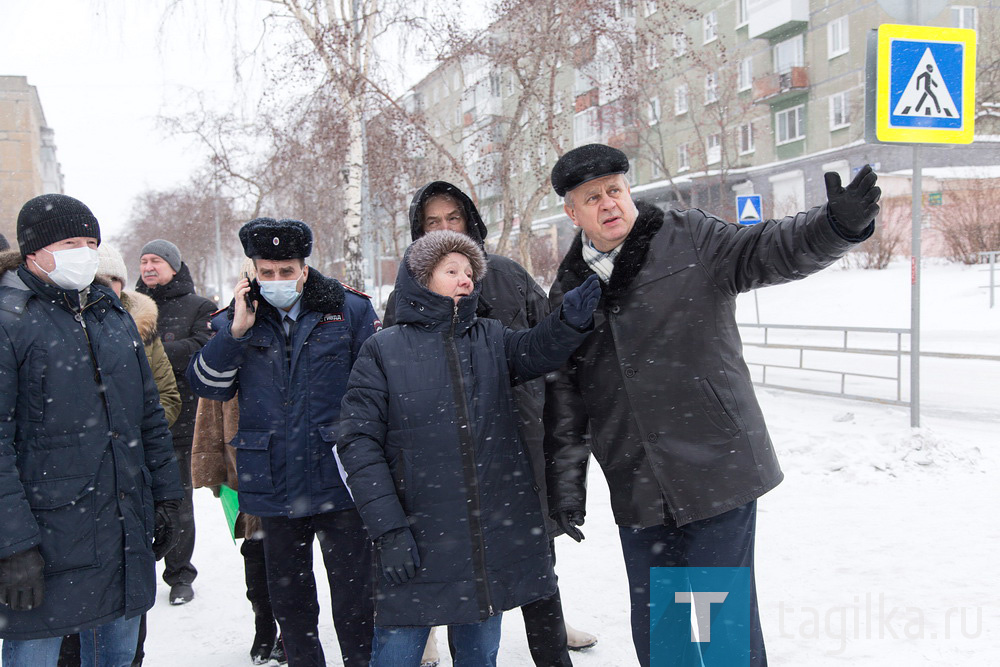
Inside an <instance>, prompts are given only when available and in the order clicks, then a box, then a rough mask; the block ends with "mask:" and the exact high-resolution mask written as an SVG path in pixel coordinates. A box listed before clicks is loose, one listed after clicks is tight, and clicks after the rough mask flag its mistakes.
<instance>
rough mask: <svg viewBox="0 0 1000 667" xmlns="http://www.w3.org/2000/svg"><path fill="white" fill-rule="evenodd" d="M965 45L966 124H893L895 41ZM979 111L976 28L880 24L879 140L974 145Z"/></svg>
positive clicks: (964, 101)
mask: <svg viewBox="0 0 1000 667" xmlns="http://www.w3.org/2000/svg"><path fill="white" fill-rule="evenodd" d="M897 39H898V40H911V41H919V42H946V43H951V44H962V45H963V47H964V51H963V54H962V59H963V62H962V127H960V128H957V129H947V128H926V127H892V126H891V125H889V114H890V109H889V103H890V99H889V98H890V95H889V74H890V65H891V63H890V62H889V55H890V53H891V50H890V46H891V45H892V42H893V40H897ZM975 113H976V31H975V30H970V29H968V28H940V27H937V26H924V25H898V24H893V23H883V24H882V25H880V26H879V27H878V64H877V72H876V97H875V133H876V136H877V137H878V140H879V141H894V142H904V143H927V144H971V143H972V137H973V131H974V129H975V118H976V116H975Z"/></svg>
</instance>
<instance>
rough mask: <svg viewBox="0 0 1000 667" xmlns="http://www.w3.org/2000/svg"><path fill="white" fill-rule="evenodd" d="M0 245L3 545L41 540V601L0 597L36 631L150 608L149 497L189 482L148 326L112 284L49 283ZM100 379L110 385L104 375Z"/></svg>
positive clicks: (8, 615)
mask: <svg viewBox="0 0 1000 667" xmlns="http://www.w3.org/2000/svg"><path fill="white" fill-rule="evenodd" d="M19 261H20V254H19V253H14V254H13V255H11V254H10V253H5V254H4V255H3V256H2V257H0V284H2V286H0V558H6V557H8V556H11V555H13V554H15V553H19V552H21V551H24V550H26V549H29V548H31V547H33V546H36V545H37V546H38V547H39V550H40V552H41V554H42V558H43V559H44V560H45V589H44V602H43V603H42V605H41V606H40V607H38V608H37V609H33V610H30V611H11V610H10V609H9V608H8V607H6V606H3V605H0V637H2V638H4V639H38V638H43V637H58V636H59V635H64V634H68V633H72V632H77V631H79V630H81V629H86V628H91V627H94V626H97V625H101V624H103V623H106V622H108V621H110V620H112V619H115V618H119V617H122V616H126V617H132V616H136V615H138V614H141V613H143V612H145V611H146V610H147V609H149V608H150V607H152V605H153V599H154V593H155V589H156V576H155V572H154V569H153V564H154V563H153V552H152V549H151V542H152V537H153V502H154V501H155V500H166V499H170V498H180V497H181V495H182V491H181V486H180V478H179V476H178V474H177V464H176V463H175V462H174V453H173V447H172V445H171V440H170V431H169V430H168V429H167V422H166V419H165V417H164V414H163V409H162V408H161V407H160V401H159V393H158V392H157V390H156V384H155V383H154V381H153V375H152V372H151V371H150V369H149V362H148V361H147V359H146V353H145V351H144V349H143V344H142V339H141V337H140V336H139V332H138V330H137V329H136V326H135V323H134V322H133V321H132V318H131V317H130V316H129V314H128V313H127V312H126V311H125V308H123V307H122V305H121V302H120V301H119V300H118V299H117V297H115V295H114V292H112V291H111V290H110V289H108V288H106V287H102V286H98V285H92V286H91V287H90V291H89V294H88V296H87V301H86V303H85V304H84V308H83V310H82V313H78V314H77V313H76V312H75V310H74V306H77V305H78V303H79V301H78V300H77V293H76V292H72V293H70V292H66V291H64V290H62V289H59V288H57V287H54V286H52V285H49V284H47V283H43V282H42V281H40V280H38V278H36V277H35V276H33V275H31V274H30V273H28V271H26V270H25V269H24V268H23V267H21V268H20V269H15V268H14V266H15V265H16V264H17V263H18V262H19ZM102 387H103V391H102V390H101V388H102Z"/></svg>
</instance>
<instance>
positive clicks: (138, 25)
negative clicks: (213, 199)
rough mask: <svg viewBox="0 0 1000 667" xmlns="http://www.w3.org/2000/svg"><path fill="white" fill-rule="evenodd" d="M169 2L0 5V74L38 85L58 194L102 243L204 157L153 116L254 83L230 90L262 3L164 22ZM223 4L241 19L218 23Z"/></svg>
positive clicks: (186, 11) (0, 1)
mask: <svg viewBox="0 0 1000 667" xmlns="http://www.w3.org/2000/svg"><path fill="white" fill-rule="evenodd" d="M168 3H169V0H0V75H19V76H26V77H27V78H28V83H30V84H31V85H33V86H35V87H36V88H37V89H38V94H39V97H40V99H41V102H42V108H43V110H44V112H45V118H46V121H47V123H48V126H49V127H51V128H52V129H53V130H54V131H55V141H56V150H57V156H58V158H59V161H60V163H61V164H62V171H63V175H64V177H65V191H66V194H68V195H71V196H74V197H77V198H78V199H81V200H82V201H84V202H85V203H86V204H88V205H89V206H90V207H91V209H92V210H93V211H94V213H95V215H97V217H98V219H99V220H100V222H101V227H102V230H104V233H105V235H107V236H111V235H113V234H114V233H116V232H118V231H119V230H122V229H123V227H124V223H125V221H126V219H127V217H128V214H129V211H130V210H131V202H132V200H133V199H134V197H135V196H136V195H137V194H139V193H140V192H142V191H143V190H146V189H150V188H154V189H163V188H169V187H172V186H175V185H178V184H181V183H183V182H184V181H186V180H187V177H188V175H189V174H190V173H191V172H192V170H193V169H195V168H196V167H197V166H198V165H200V164H201V163H202V161H203V159H204V152H203V151H202V149H201V148H200V147H199V146H197V145H196V144H194V143H192V142H191V141H190V140H189V139H187V138H185V137H169V136H166V135H165V134H164V132H163V131H162V130H160V129H158V127H157V123H156V120H157V117H158V116H159V115H161V114H167V115H169V114H171V113H181V112H183V111H184V110H190V109H191V108H192V99H193V96H194V95H195V94H201V95H203V96H204V98H205V99H206V101H207V104H208V105H209V106H212V107H214V108H216V109H223V110H225V109H229V108H232V107H233V105H234V104H236V102H235V100H238V99H240V93H241V92H245V91H246V89H247V87H251V88H252V87H253V86H254V85H255V84H256V85H259V84H260V81H259V80H257V81H255V80H254V79H255V75H254V71H253V68H251V70H250V71H249V76H248V77H246V78H244V79H243V80H242V81H241V82H240V84H239V85H240V88H239V89H237V85H236V84H235V83H234V79H235V77H234V76H233V64H232V63H233V55H232V54H233V53H234V39H235V36H236V35H237V34H238V35H239V37H240V38H242V39H243V40H244V41H248V40H250V39H252V38H255V37H257V36H259V34H260V30H259V25H260V23H259V18H260V16H261V15H262V13H263V11H264V4H263V3H257V2H251V1H249V0H240V1H239V2H238V3H236V2H232V3H222V2H221V1H219V0H189V1H188V2H184V3H182V9H181V10H175V11H174V13H173V14H171V15H170V16H169V18H168V19H167V22H166V25H165V27H164V26H163V21H164V11H163V8H164V7H165V6H166V5H167V4H168ZM224 5H229V6H230V7H232V6H238V7H239V16H236V17H234V16H232V15H229V16H224V15H223V13H222V11H220V9H219V8H220V7H222V6H224ZM237 24H238V25H237ZM237 27H239V29H238V30H237V29H236V28H237ZM427 69H428V68H427V66H426V65H425V66H423V68H422V71H419V70H418V71H417V72H416V73H415V74H414V76H421V75H423V73H424V72H426V71H427ZM257 78H258V79H259V78H261V77H257Z"/></svg>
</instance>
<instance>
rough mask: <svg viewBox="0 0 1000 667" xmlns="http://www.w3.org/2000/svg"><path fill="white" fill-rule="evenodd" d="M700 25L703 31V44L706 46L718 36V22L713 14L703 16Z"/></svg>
mask: <svg viewBox="0 0 1000 667" xmlns="http://www.w3.org/2000/svg"><path fill="white" fill-rule="evenodd" d="M701 24H702V27H703V28H704V31H705V39H704V43H705V44H708V43H709V42H711V41H712V40H714V39H715V38H716V37H718V36H719V20H718V18H717V17H716V14H715V12H709V13H707V14H705V16H704V18H702V20H701Z"/></svg>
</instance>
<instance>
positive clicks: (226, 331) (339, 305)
mask: <svg viewBox="0 0 1000 667" xmlns="http://www.w3.org/2000/svg"><path fill="white" fill-rule="evenodd" d="M258 302H259V307H258V309H257V318H256V321H255V323H254V325H253V326H252V327H251V328H250V330H249V331H248V332H247V333H246V335H245V336H243V337H242V338H240V339H235V338H233V335H232V333H231V331H230V326H231V323H232V317H233V313H234V308H233V306H232V305H230V307H229V308H228V309H227V310H225V311H223V312H221V313H219V314H218V315H216V316H215V318H213V320H212V328H213V329H215V330H216V332H217V333H216V334H215V336H214V337H213V338H212V339H211V340H210V341H209V342H208V343H207V344H206V345H205V347H203V348H202V349H201V350H200V351H199V352H198V353H197V354H196V355H195V356H194V357H193V358H192V359H191V363H190V365H189V366H188V369H187V377H188V381H189V382H190V383H191V387H192V388H193V389H194V392H195V393H196V394H198V395H199V396H203V397H204V398H210V399H213V400H216V401H228V400H229V399H231V398H232V397H233V396H234V395H236V393H237V391H238V392H239V403H240V427H239V431H238V432H237V434H236V437H235V438H234V439H233V442H232V445H233V446H234V447H235V448H236V469H237V474H238V475H239V481H240V493H239V497H240V510H241V511H243V512H247V513H248V514H256V515H257V516H286V517H292V518H295V517H305V516H313V515H316V514H320V513H323V512H333V511H339V510H345V509H348V508H351V507H353V506H354V503H353V502H352V501H351V497H350V495H349V494H348V493H347V488H346V487H345V486H344V482H343V480H342V479H341V476H340V471H339V469H338V466H337V460H336V458H335V456H334V452H333V447H334V445H335V443H336V438H337V422H338V420H339V419H340V401H341V399H342V398H343V396H344V390H345V389H346V388H347V378H348V376H349V375H350V372H351V366H352V365H353V364H354V360H355V358H357V355H358V350H359V349H360V348H361V344H362V343H364V342H365V339H367V338H368V337H369V336H371V335H372V334H373V333H375V332H376V331H377V330H378V329H379V328H381V326H382V323H381V322H379V320H378V318H377V317H376V315H375V310H374V309H373V308H372V305H371V302H370V301H369V299H368V298H367V297H366V296H364V295H362V294H360V293H357V292H354V291H351V290H349V289H345V288H344V286H343V285H341V284H340V283H339V282H338V281H336V280H334V279H332V278H326V277H324V276H323V275H322V274H320V272H319V271H317V270H316V269H314V268H312V267H310V268H309V277H308V278H307V279H306V283H305V286H304V287H303V290H302V311H301V313H300V315H299V318H298V321H297V322H296V325H295V329H294V330H293V334H292V352H291V367H289V365H288V363H287V362H286V359H285V333H284V329H283V328H282V325H281V323H280V321H279V319H278V311H277V310H276V309H275V308H274V307H273V306H271V305H270V304H269V303H267V302H266V301H264V300H263V299H259V300H258Z"/></svg>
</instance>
